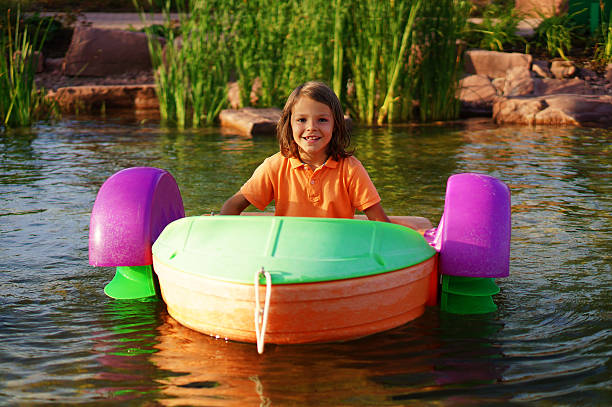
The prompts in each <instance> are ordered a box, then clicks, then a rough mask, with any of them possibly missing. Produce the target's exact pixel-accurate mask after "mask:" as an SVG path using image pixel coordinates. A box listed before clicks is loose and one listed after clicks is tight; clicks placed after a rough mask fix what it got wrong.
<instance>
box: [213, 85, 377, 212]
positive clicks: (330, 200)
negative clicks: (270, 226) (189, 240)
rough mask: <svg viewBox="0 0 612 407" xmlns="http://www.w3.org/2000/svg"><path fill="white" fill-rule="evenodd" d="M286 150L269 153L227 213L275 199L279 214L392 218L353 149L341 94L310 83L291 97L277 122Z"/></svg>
mask: <svg viewBox="0 0 612 407" xmlns="http://www.w3.org/2000/svg"><path fill="white" fill-rule="evenodd" d="M277 137H278V142H279V145H280V152H278V153H276V154H274V155H273V156H271V157H268V158H266V159H265V160H264V162H263V163H262V164H261V165H260V166H259V167H258V168H257V169H256V170H255V172H254V173H253V175H252V177H251V178H250V179H249V180H248V181H247V182H246V183H245V184H244V185H243V186H242V187H241V188H240V191H238V192H237V193H236V194H235V195H234V196H232V197H231V198H229V199H228V200H227V201H226V202H225V204H223V207H222V208H221V215H239V214H240V213H241V212H242V211H243V210H245V209H246V208H247V207H248V206H249V205H250V204H252V205H253V206H255V207H256V208H258V209H260V210H264V208H265V207H266V206H267V205H268V204H269V203H270V202H271V201H272V200H274V202H275V205H276V212H275V215H277V216H309V217H325V218H352V217H353V216H354V214H355V210H359V211H363V212H364V213H365V214H366V216H367V217H368V219H370V220H378V221H384V222H389V218H388V217H387V215H386V214H385V211H384V210H383V208H382V206H381V204H380V196H379V195H378V192H377V191H376V188H375V187H374V184H373V183H372V181H371V180H370V177H369V175H368V173H367V171H366V169H365V168H364V167H363V165H362V164H361V162H359V160H358V159H357V158H355V157H354V156H353V155H352V152H350V151H347V148H348V146H349V144H350V134H349V132H348V130H347V128H346V125H345V122H344V113H343V112H342V107H341V105H340V101H339V100H338V97H337V96H336V94H335V93H334V92H333V91H332V90H331V89H330V88H329V87H328V86H327V85H325V84H324V83H321V82H307V83H305V84H303V85H300V86H298V87H297V88H296V89H295V90H294V91H293V92H292V93H291V95H290V96H289V99H288V100H287V103H286V104H285V108H284V109H283V112H282V114H281V118H280V120H279V122H278V124H277Z"/></svg>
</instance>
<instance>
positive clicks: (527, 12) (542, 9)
mask: <svg viewBox="0 0 612 407" xmlns="http://www.w3.org/2000/svg"><path fill="white" fill-rule="evenodd" d="M514 8H515V10H516V11H518V12H519V13H520V14H521V15H523V16H531V17H540V13H542V14H543V15H544V17H551V16H555V15H560V14H563V13H567V11H568V3H567V0H515V2H514Z"/></svg>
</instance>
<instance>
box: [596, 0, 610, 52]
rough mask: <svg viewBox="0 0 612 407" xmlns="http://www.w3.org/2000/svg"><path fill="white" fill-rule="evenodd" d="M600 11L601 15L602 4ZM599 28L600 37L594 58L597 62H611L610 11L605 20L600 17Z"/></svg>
mask: <svg viewBox="0 0 612 407" xmlns="http://www.w3.org/2000/svg"><path fill="white" fill-rule="evenodd" d="M601 11H602V15H603V11H604V10H603V6H602V10H601ZM600 29H601V33H600V35H601V37H600V38H601V39H600V40H599V41H598V43H597V48H596V50H595V55H594V59H595V61H597V62H599V63H602V64H607V63H610V62H612V11H610V15H609V16H608V19H607V21H606V20H605V19H602V21H601V23H600Z"/></svg>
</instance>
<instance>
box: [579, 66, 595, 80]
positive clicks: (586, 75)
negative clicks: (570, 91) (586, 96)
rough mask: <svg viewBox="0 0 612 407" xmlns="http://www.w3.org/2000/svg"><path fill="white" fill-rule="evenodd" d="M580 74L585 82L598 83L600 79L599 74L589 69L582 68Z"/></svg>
mask: <svg viewBox="0 0 612 407" xmlns="http://www.w3.org/2000/svg"><path fill="white" fill-rule="evenodd" d="M578 74H579V75H580V77H581V78H582V79H584V80H585V81H597V80H598V79H599V75H597V72H595V71H593V70H591V69H588V68H580V69H579V70H578Z"/></svg>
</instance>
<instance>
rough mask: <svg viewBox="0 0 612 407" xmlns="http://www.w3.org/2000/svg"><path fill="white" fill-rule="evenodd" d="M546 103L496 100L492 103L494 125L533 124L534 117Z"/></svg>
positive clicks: (531, 100) (513, 99) (536, 100)
mask: <svg viewBox="0 0 612 407" xmlns="http://www.w3.org/2000/svg"><path fill="white" fill-rule="evenodd" d="M544 108H546V103H545V102H544V101H543V100H541V99H534V98H497V99H496V101H495V102H494V103H493V120H494V121H495V123H498V124H503V123H516V124H535V116H536V114H537V113H538V112H540V111H542V110H543V109H544Z"/></svg>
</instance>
